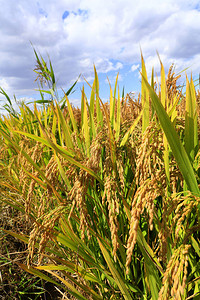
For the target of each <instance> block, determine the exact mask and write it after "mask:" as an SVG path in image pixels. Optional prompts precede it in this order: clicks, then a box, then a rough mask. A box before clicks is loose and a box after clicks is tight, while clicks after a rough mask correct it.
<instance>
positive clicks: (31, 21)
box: [0, 0, 200, 106]
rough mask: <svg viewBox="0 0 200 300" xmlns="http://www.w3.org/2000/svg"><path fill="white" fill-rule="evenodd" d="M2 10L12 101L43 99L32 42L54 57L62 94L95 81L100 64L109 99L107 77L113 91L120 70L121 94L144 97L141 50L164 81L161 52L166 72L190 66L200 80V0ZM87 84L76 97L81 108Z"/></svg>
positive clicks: (28, 4)
mask: <svg viewBox="0 0 200 300" xmlns="http://www.w3.org/2000/svg"><path fill="white" fill-rule="evenodd" d="M0 5H1V10H0V41H1V43H0V87H2V88H3V89H5V91H6V92H7V93H8V94H9V96H10V97H11V98H12V96H13V94H15V95H16V97H17V99H19V100H20V99H22V98H25V99H27V100H30V99H37V98H38V97H39V94H37V93H36V92H35V89H36V88H37V84H36V83H35V82H34V80H35V78H36V75H35V74H34V72H33V69H34V67H35V57H34V53H33V49H32V46H31V44H30V41H31V42H32V44H33V45H34V47H35V48H36V50H37V51H38V52H40V53H41V55H42V56H43V57H44V58H45V60H48V55H49V56H50V59H51V61H52V64H53V67H54V71H55V75H56V79H57V87H58V88H63V89H65V90H67V89H68V88H69V87H70V86H71V84H72V83H73V82H74V81H75V80H76V79H77V78H78V76H79V74H82V75H83V76H84V77H85V78H86V79H87V80H88V81H89V82H90V83H92V80H93V64H95V66H96V69H97V72H98V75H99V79H100V95H101V97H102V99H103V100H106V99H108V98H109V85H108V82H107V77H108V78H109V80H110V82H111V84H112V85H114V81H115V78H116V75H117V73H118V72H119V87H120V89H121V90H122V87H123V86H124V87H125V92H137V91H139V89H140V75H139V71H138V70H139V69H140V47H141V49H142V51H143V56H144V58H145V62H146V66H147V71H148V74H150V73H151V68H152V67H154V68H155V71H156V73H157V74H158V77H159V69H160V67H159V59H158V57H157V53H156V51H158V52H159V55H160V57H161V59H162V62H163V64H164V67H165V69H166V72H167V70H168V68H169V67H170V65H171V64H172V63H174V64H175V66H176V71H177V72H179V71H181V70H183V69H185V68H187V67H190V69H189V70H187V72H188V74H190V73H191V71H192V72H193V75H194V77H195V76H196V77H198V75H199V71H200V5H199V1H195V0H194V1H193V0H190V1H180V0H178V1H175V0H163V1H160V0H151V1H149V0H148V1H147V0H141V1H138V0H137V1H136V0H123V1H121V0H115V1H113V0H93V1H91V0H58V1H53V0H48V1H47V0H40V1H37V0H36V1H34V0H29V1H27V0H18V1H16V0H9V1H5V0H0ZM83 82H84V80H83V78H82V79H81V81H80V83H79V85H78V86H77V91H76V92H75V93H74V94H73V95H71V96H70V101H71V102H72V103H73V104H74V105H75V106H76V105H78V104H79V103H80V88H81V86H82V85H83ZM84 85H85V84H84ZM86 90H87V91H88V92H89V89H88V88H87V87H86ZM0 99H3V98H2V97H0Z"/></svg>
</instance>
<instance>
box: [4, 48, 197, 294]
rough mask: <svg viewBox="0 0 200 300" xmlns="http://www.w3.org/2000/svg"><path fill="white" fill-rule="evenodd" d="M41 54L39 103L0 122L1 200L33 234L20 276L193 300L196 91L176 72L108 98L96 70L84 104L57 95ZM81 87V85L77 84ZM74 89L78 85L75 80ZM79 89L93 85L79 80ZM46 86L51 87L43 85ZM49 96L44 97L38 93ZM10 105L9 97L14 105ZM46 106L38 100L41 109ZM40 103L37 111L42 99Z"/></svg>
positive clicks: (99, 290)
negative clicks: (134, 94)
mask: <svg viewBox="0 0 200 300" xmlns="http://www.w3.org/2000/svg"><path fill="white" fill-rule="evenodd" d="M35 54H36V59H37V65H38V66H37V69H36V71H37V72H39V74H38V75H39V79H40V82H41V83H43V80H45V81H47V82H48V83H49V90H45V91H44V89H43V87H42V86H41V87H40V95H41V101H39V102H38V101H37V103H35V104H34V109H32V110H31V109H30V108H29V106H28V105H26V104H22V105H21V106H20V108H19V109H20V112H19V113H14V112H13V111H12V110H11V111H10V112H9V114H8V115H6V116H2V117H1V119H0V134H1V140H0V143H1V146H0V153H1V154H0V159H1V160H0V161H1V163H0V168H1V201H2V203H5V204H6V205H10V206H11V207H13V208H14V209H16V210H18V211H19V212H20V214H21V215H22V216H23V217H24V218H25V219H26V222H27V224H29V228H30V230H29V232H28V234H19V233H16V232H14V231H11V230H10V231H8V230H5V229H4V232H6V233H9V234H11V235H12V236H14V237H16V238H17V239H20V240H21V241H23V242H24V243H26V244H27V249H28V255H27V264H21V263H18V265H19V266H20V267H21V268H22V269H23V270H25V271H27V272H29V273H31V274H34V275H35V276H38V277H40V278H42V279H43V280H46V281H49V282H51V283H53V284H54V285H55V286H56V287H57V288H58V289H61V290H63V289H64V290H65V291H66V293H65V292H64V293H65V294H64V293H63V299H64V297H66V295H67V293H69V294H70V295H71V299H153V300H154V299H155V300H157V299H160V300H161V299H162V300H164V299H166V300H167V299H198V297H199V295H200V264H199V256H200V249H199V231H200V225H199V219H200V215H199V208H200V191H199V184H200V150H199V136H200V132H199V125H200V124H199V118H198V117H199V115H200V112H199V99H200V96H199V91H196V89H195V85H194V81H193V79H192V78H191V79H190V81H189V79H188V78H187V77H186V93H185V94H184V93H183V92H182V90H181V89H180V88H179V87H178V86H177V80H178V78H179V77H180V76H176V75H175V73H174V72H173V67H171V68H170V69H169V72H168V75H167V77H166V76H165V70H164V67H163V64H162V62H161V84H160V85H159V83H156V82H154V74H153V71H152V78H151V84H149V83H148V78H147V72H146V67H145V62H144V59H143V57H142V56H141V65H142V70H141V78H142V82H141V95H139V97H138V99H134V98H133V97H132V96H131V95H130V94H127V95H126V96H123V97H121V94H120V91H119V88H118V82H117V78H116V82H115V86H114V88H112V87H110V96H109V100H108V102H107V103H103V102H102V100H101V98H100V95H99V81H98V75H97V72H96V69H95V67H94V76H95V79H94V82H93V84H92V85H91V95H90V99H87V97H86V95H85V92H84V88H83V89H82V97H81V108H75V107H73V106H72V105H71V104H70V101H69V93H70V92H71V89H70V90H69V91H68V93H65V92H64V97H63V99H61V101H60V99H59V98H58V95H57V92H56V84H55V82H56V81H55V76H54V73H53V68H52V65H51V63H50V67H49V68H48V66H47V64H46V63H45V62H44V60H43V59H42V58H41V57H39V56H38V55H37V53H36V52H35ZM75 84H76V83H75ZM75 84H74V85H75ZM86 84H89V83H87V82H86ZM47 86H48V85H47ZM44 93H46V94H47V95H48V94H49V95H50V100H48V101H46V100H45V99H44ZM10 104H11V103H10ZM41 104H42V105H41ZM39 105H40V106H39Z"/></svg>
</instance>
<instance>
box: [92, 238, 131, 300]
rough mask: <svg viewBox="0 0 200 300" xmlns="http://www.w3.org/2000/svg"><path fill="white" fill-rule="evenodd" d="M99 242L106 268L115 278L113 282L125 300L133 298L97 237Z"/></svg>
mask: <svg viewBox="0 0 200 300" xmlns="http://www.w3.org/2000/svg"><path fill="white" fill-rule="evenodd" d="M98 242H99V246H100V248H101V252H102V254H103V256H104V259H105V261H106V263H107V265H108V268H109V270H110V272H111V274H112V276H113V278H114V279H115V282H116V284H117V286H118V287H119V289H120V291H121V293H122V295H123V297H124V299H125V300H131V299H133V298H132V297H131V295H130V293H129V291H128V289H127V287H126V284H125V282H124V280H123V279H122V277H121V276H120V274H119V272H118V271H117V269H116V268H115V266H114V263H113V262H112V259H111V257H110V255H109V253H108V251H107V250H106V248H105V247H104V246H103V244H102V243H101V242H100V240H99V239H98Z"/></svg>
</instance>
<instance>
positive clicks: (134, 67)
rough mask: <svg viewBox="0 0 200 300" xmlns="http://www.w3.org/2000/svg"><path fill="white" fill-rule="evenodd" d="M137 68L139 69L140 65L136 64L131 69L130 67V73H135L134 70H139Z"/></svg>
mask: <svg viewBox="0 0 200 300" xmlns="http://www.w3.org/2000/svg"><path fill="white" fill-rule="evenodd" d="M139 67H140V65H139V64H137V65H132V67H131V71H132V72H135V71H136V70H138V69H139Z"/></svg>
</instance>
